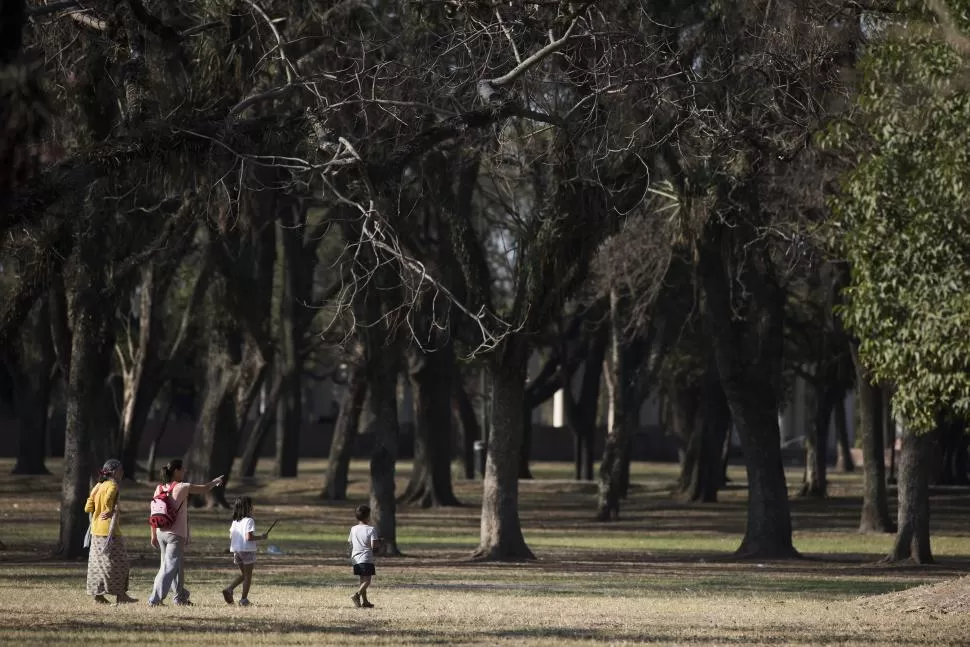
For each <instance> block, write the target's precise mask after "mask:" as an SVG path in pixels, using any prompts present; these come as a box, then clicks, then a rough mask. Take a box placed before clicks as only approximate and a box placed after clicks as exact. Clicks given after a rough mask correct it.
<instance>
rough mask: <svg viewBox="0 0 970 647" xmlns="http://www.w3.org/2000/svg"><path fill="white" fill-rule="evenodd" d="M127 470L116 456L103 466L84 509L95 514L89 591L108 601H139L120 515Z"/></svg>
mask: <svg viewBox="0 0 970 647" xmlns="http://www.w3.org/2000/svg"><path fill="white" fill-rule="evenodd" d="M124 475H125V471H124V470H123V469H122V467H121V461H119V460H116V459H114V458H112V459H111V460H109V461H108V462H106V463H105V464H104V467H102V468H101V482H100V483H98V484H97V485H95V486H94V489H93V490H91V494H90V495H89V496H88V500H87V502H86V503H85V504H84V511H85V512H87V513H89V514H90V515H91V552H90V553H89V555H88V595H93V596H94V601H95V602H97V603H99V604H108V600H107V599H106V598H105V597H104V596H106V595H114V596H116V599H117V601H118V604H125V603H127V602H136V600H135V599H134V598H131V597H129V596H128V571H129V568H130V566H129V563H128V551H127V550H125V540H124V538H123V537H122V536H121V527H120V523H119V519H118V517H119V516H120V515H119V511H118V486H119V483H120V482H121V479H122V478H123V477H124Z"/></svg>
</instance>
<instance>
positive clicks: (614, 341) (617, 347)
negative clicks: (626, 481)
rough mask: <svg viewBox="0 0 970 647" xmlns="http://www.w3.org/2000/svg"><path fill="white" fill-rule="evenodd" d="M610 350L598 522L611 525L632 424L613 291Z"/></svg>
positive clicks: (605, 372) (612, 292)
mask: <svg viewBox="0 0 970 647" xmlns="http://www.w3.org/2000/svg"><path fill="white" fill-rule="evenodd" d="M609 321H610V324H609V325H610V328H609V337H608V340H609V342H608V343H609V348H608V351H607V352H606V353H605V357H604V359H603V361H604V366H603V376H604V378H605V381H606V391H607V395H608V398H607V402H608V405H607V410H606V429H607V431H606V442H605V443H604V445H603V460H602V461H601V462H600V473H599V488H598V489H599V497H598V501H597V511H596V520H597V521H610V520H615V519H618V518H619V517H620V498H621V497H622V495H621V487H622V486H621V484H622V483H623V450H624V448H627V447H629V437H630V426H631V423H630V420H629V419H628V418H627V415H626V414H627V409H628V406H627V402H626V398H625V397H624V396H626V395H627V390H628V389H627V385H626V377H627V371H626V364H625V360H626V358H625V357H624V353H623V345H622V324H621V322H620V297H619V294H618V293H617V290H616V288H613V289H611V290H610V319H609Z"/></svg>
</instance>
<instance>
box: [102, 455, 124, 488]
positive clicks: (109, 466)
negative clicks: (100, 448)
mask: <svg viewBox="0 0 970 647" xmlns="http://www.w3.org/2000/svg"><path fill="white" fill-rule="evenodd" d="M119 467H121V461H119V460H118V459H117V458H109V459H108V460H107V461H105V463H104V466H103V467H102V468H101V469H100V470H99V471H98V477H99V478H98V483H104V482H105V481H109V480H111V478H112V477H113V476H114V473H115V472H116V471H117V470H118V468H119Z"/></svg>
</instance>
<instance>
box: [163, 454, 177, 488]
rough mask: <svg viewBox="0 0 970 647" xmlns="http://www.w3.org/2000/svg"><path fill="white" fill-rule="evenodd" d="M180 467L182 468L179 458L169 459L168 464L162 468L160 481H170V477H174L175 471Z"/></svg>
mask: <svg viewBox="0 0 970 647" xmlns="http://www.w3.org/2000/svg"><path fill="white" fill-rule="evenodd" d="M180 469H182V459H181V458H176V459H175V460H171V461H169V462H168V464H167V465H166V466H165V467H163V468H162V482H163V483H171V482H172V478H174V477H175V472H177V471H179V470H180Z"/></svg>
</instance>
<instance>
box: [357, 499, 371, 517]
mask: <svg viewBox="0 0 970 647" xmlns="http://www.w3.org/2000/svg"><path fill="white" fill-rule="evenodd" d="M354 516H355V517H357V521H367V520H368V519H370V506H369V505H366V504H363V503H362V504H360V505H359V506H357V509H356V510H354Z"/></svg>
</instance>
